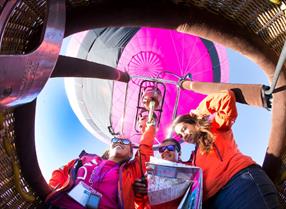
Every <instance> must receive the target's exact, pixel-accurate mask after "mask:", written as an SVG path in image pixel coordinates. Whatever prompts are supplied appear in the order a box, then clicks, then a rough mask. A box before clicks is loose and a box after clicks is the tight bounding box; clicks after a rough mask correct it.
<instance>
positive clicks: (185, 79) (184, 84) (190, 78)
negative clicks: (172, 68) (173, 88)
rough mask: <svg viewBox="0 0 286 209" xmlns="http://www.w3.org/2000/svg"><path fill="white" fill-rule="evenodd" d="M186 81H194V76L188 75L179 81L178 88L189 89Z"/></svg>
mask: <svg viewBox="0 0 286 209" xmlns="http://www.w3.org/2000/svg"><path fill="white" fill-rule="evenodd" d="M186 81H188V82H191V81H192V74H191V73H188V74H186V75H185V76H184V77H181V78H180V80H179V81H178V86H179V87H180V88H181V89H189V88H188V87H189V85H188V84H187V85H186Z"/></svg>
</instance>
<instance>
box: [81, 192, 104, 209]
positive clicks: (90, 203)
mask: <svg viewBox="0 0 286 209" xmlns="http://www.w3.org/2000/svg"><path fill="white" fill-rule="evenodd" d="M100 198H101V196H99V195H98V194H94V193H90V196H89V198H88V200H87V203H86V206H85V207H86V208H88V209H97V208H98V206H99V202H100Z"/></svg>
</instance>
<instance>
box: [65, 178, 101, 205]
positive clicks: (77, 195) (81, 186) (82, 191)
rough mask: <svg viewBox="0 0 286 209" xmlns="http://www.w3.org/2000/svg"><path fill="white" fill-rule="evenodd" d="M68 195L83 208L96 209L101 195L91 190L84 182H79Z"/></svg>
mask: <svg viewBox="0 0 286 209" xmlns="http://www.w3.org/2000/svg"><path fill="white" fill-rule="evenodd" d="M68 195H69V196H70V197H71V198H73V199H74V200H75V201H76V202H78V203H79V204H81V205H82V206H83V207H86V208H90V209H96V208H98V205H99V202H100V199H101V197H102V194H100V193H99V192H97V191H95V190H94V189H92V188H91V187H90V186H88V185H87V184H85V183H84V182H82V181H81V182H79V183H78V184H77V185H76V186H75V187H74V188H73V189H72V190H71V191H69V192H68Z"/></svg>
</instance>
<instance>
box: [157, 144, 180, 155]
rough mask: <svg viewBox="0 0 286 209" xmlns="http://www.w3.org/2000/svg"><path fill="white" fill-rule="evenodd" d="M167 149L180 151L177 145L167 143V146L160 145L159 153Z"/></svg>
mask: <svg viewBox="0 0 286 209" xmlns="http://www.w3.org/2000/svg"><path fill="white" fill-rule="evenodd" d="M166 149H167V150H168V151H172V152H174V151H175V150H177V151H179V150H178V148H177V146H176V145H167V146H162V147H159V153H163V152H165V150H166Z"/></svg>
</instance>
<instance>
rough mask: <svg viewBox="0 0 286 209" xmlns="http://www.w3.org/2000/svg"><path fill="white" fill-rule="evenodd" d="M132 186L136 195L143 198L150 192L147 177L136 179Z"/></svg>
mask: <svg viewBox="0 0 286 209" xmlns="http://www.w3.org/2000/svg"><path fill="white" fill-rule="evenodd" d="M132 186H133V191H134V194H135V196H136V197H139V198H142V197H144V196H145V195H147V194H148V186H147V180H146V178H142V179H136V180H135V181H134V183H133V185H132Z"/></svg>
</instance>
